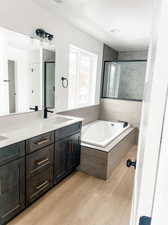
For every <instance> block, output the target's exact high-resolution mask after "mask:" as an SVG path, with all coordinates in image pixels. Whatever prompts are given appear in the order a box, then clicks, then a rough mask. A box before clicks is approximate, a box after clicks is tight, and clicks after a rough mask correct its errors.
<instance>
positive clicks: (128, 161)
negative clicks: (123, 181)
mask: <svg viewBox="0 0 168 225" xmlns="http://www.w3.org/2000/svg"><path fill="white" fill-rule="evenodd" d="M126 165H127V167H134V169H136V160H135V161H132V160H131V159H128V160H127V162H126Z"/></svg>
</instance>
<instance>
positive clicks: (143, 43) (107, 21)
mask: <svg viewBox="0 0 168 225" xmlns="http://www.w3.org/2000/svg"><path fill="white" fill-rule="evenodd" d="M34 1H35V2H36V3H38V4H40V5H41V6H42V7H44V8H46V9H48V10H50V11H51V12H52V13H54V14H57V15H58V14H59V15H61V16H62V17H64V18H65V19H66V20H68V21H69V22H70V23H72V24H73V25H75V26H76V27H78V28H80V29H81V30H83V31H85V32H87V33H89V34H91V35H92V36H94V37H96V38H97V39H100V40H102V41H103V42H105V43H106V44H108V45H110V46H111V47H113V48H114V49H116V50H118V51H126V50H144V49H147V47H148V44H149V40H150V34H151V27H152V25H151V24H152V5H153V0H62V1H63V2H62V3H56V1H57V0H34ZM58 1H61V0H58ZM113 29H114V30H115V29H117V31H116V32H111V30H113Z"/></svg>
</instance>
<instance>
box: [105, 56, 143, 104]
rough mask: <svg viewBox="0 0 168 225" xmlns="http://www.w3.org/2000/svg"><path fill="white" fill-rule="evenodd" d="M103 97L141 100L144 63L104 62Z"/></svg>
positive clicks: (141, 61)
mask: <svg viewBox="0 0 168 225" xmlns="http://www.w3.org/2000/svg"><path fill="white" fill-rule="evenodd" d="M104 68H105V69H104V83H103V96H102V97H105V98H117V99H128V100H142V99H143V90H144V82H145V73H146V61H145V60H136V61H118V62H105V67H104Z"/></svg>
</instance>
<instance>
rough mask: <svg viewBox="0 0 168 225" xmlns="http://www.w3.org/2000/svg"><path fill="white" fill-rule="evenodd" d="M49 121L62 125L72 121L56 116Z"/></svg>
mask: <svg viewBox="0 0 168 225" xmlns="http://www.w3.org/2000/svg"><path fill="white" fill-rule="evenodd" d="M49 120H50V122H51V123H54V124H60V123H65V122H68V121H71V120H72V119H70V118H66V117H62V116H55V117H53V118H50V119H49ZM49 120H48V121H49Z"/></svg>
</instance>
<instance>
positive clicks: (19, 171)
mask: <svg viewBox="0 0 168 225" xmlns="http://www.w3.org/2000/svg"><path fill="white" fill-rule="evenodd" d="M80 131H81V123H75V124H73V125H70V126H67V127H64V128H60V129H58V130H56V131H52V132H49V133H46V134H42V135H39V136H37V137H33V138H31V139H29V140H26V141H23V142H21V143H16V144H13V145H10V146H7V147H4V148H0V225H4V224H6V223H7V222H8V221H9V220H10V219H12V218H13V217H14V216H16V215H17V214H18V213H19V212H21V211H22V210H23V209H24V208H25V207H26V206H28V205H30V204H31V203H32V202H34V201H35V200H36V199H38V198H39V197H40V196H42V195H43V194H44V193H45V192H47V191H48V190H49V189H50V188H52V187H53V185H54V184H57V183H58V182H59V181H60V180H61V179H63V178H64V177H65V176H67V175H68V174H69V173H70V172H72V170H74V169H75V168H76V167H77V166H78V165H79V163H80Z"/></svg>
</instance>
